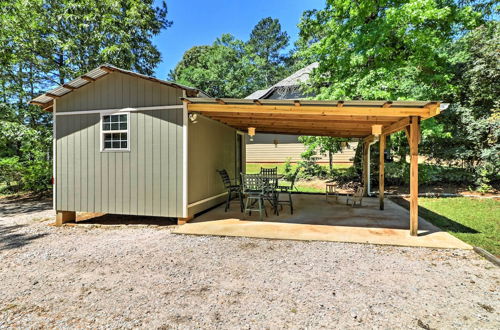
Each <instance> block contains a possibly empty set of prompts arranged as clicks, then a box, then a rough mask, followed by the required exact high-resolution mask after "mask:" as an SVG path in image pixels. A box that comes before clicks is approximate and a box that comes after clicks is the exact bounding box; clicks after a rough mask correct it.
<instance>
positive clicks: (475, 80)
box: [424, 22, 500, 190]
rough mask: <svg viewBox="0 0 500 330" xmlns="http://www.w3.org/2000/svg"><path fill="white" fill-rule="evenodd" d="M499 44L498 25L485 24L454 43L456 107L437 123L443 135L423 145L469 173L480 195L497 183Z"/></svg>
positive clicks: (499, 157) (499, 168) (499, 162)
mask: <svg viewBox="0 0 500 330" xmlns="http://www.w3.org/2000/svg"><path fill="white" fill-rule="evenodd" d="M499 43H500V23H499V22H488V23H487V24H485V25H483V26H481V27H479V28H478V29H476V30H474V31H472V32H471V33H469V34H468V35H467V36H465V37H464V38H462V39H460V40H459V41H458V42H457V45H456V46H455V60H456V64H455V67H456V70H457V76H456V78H455V80H456V85H457V86H458V88H457V95H456V100H457V102H456V103H455V104H452V105H451V107H450V109H449V110H447V111H445V112H444V113H443V114H442V115H441V116H440V118H439V120H440V122H442V123H443V125H444V127H445V130H446V132H447V134H446V135H442V136H437V137H434V136H433V137H431V138H430V139H427V140H426V141H424V148H426V149H425V151H426V152H427V153H428V154H429V156H431V157H432V158H434V159H437V160H444V161H447V162H452V163H456V164H457V165H461V166H463V167H464V168H467V169H468V170H470V171H475V172H476V173H477V175H478V181H477V183H478V185H480V186H482V189H483V190H484V189H487V186H488V183H487V181H499V179H500V176H499V173H500V99H499V98H498V95H500V54H499V52H498V44H499ZM425 142H427V143H425ZM436 145H437V146H442V147H440V148H439V147H438V148H436Z"/></svg>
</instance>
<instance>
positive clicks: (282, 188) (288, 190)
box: [276, 168, 300, 214]
mask: <svg viewBox="0 0 500 330" xmlns="http://www.w3.org/2000/svg"><path fill="white" fill-rule="evenodd" d="M299 171H300V168H297V169H296V170H295V172H294V173H293V175H292V176H291V177H290V180H288V182H290V185H289V186H288V185H283V184H279V185H278V189H277V195H278V196H277V198H276V208H278V207H279V206H281V208H282V209H283V205H287V204H288V205H290V213H291V214H293V201H292V190H293V187H294V185H295V180H296V179H297V176H298V174H299ZM281 194H288V199H283V200H280V197H279V196H280V195H281Z"/></svg>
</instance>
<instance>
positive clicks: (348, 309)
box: [0, 198, 500, 329]
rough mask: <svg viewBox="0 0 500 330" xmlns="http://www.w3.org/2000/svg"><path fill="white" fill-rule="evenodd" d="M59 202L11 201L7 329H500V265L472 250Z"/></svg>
mask: <svg viewBox="0 0 500 330" xmlns="http://www.w3.org/2000/svg"><path fill="white" fill-rule="evenodd" d="M50 208H51V201H50V199H41V200H40V199H36V198H25V199H21V200H19V199H5V198H4V199H0V328H28V327H29V328H73V327H89V328H90V327H92V328H137V327H139V328H162V329H167V328H270V329H277V328H293V329H297V328H352V327H359V328H369V329H373V328H376V329H387V328H410V329H422V328H423V329H443V328H446V329H451V328H457V329H458V328H460V329H463V328H469V329H471V328H475V329H499V328H500V313H499V311H500V299H499V287H500V268H498V267H496V266H494V265H492V264H491V263H489V262H488V261H486V260H484V259H482V258H480V257H479V256H478V255H476V254H475V253H474V252H472V251H462V250H436V249H427V248H402V247H391V246H375V245H367V244H345V243H333V242H297V241H279V240H275V241H272V240H259V239H247V238H221V237H204V236H182V235H174V234H171V230H172V228H173V225H171V222H169V221H168V220H165V223H161V222H160V220H161V219H158V218H157V219H149V218H142V220H141V221H139V220H140V219H141V218H134V219H135V220H134V221H132V222H130V221H131V220H130V219H129V222H128V223H133V222H135V221H136V222H142V221H144V222H146V223H150V224H151V226H134V225H131V224H129V225H126V226H118V227H117V226H99V223H112V224H116V219H119V218H120V217H116V216H115V217H110V218H109V219H111V220H109V222H107V220H106V219H107V217H106V216H101V217H100V218H98V220H95V219H94V220H93V223H94V225H84V226H68V227H62V228H57V227H53V226H50V225H49V224H50V223H51V222H52V221H53V219H52V218H51V217H52V215H53V213H52V211H51V210H50ZM160 224H164V226H158V225H160Z"/></svg>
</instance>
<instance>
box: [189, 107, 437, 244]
mask: <svg viewBox="0 0 500 330" xmlns="http://www.w3.org/2000/svg"><path fill="white" fill-rule="evenodd" d="M182 100H183V102H184V104H185V107H186V108H187V110H188V111H189V112H194V113H199V114H201V115H204V116H206V117H209V118H211V119H213V120H216V121H219V122H222V123H224V124H226V125H228V126H231V127H233V128H235V129H238V130H241V131H246V130H248V128H249V127H252V128H255V131H256V132H257V133H259V132H261V133H275V134H295V135H315V136H332V137H345V138H359V139H360V140H361V143H363V146H364V152H363V169H364V170H363V181H364V184H365V187H366V185H367V182H368V175H369V174H368V173H369V172H368V171H369V147H370V145H371V144H373V143H375V142H377V141H379V142H380V143H379V148H380V155H381V156H380V159H379V165H380V171H379V183H380V185H379V198H380V209H383V208H384V159H383V155H384V150H385V140H386V137H387V135H389V134H392V133H395V132H398V131H400V130H406V131H407V136H408V141H409V144H410V158H411V160H410V164H411V166H410V168H411V169H410V195H411V196H410V233H411V235H417V230H418V143H419V141H420V121H421V120H423V119H427V118H430V117H433V116H436V115H437V114H439V113H440V110H441V105H440V103H439V102H435V101H344V100H335V101H316V100H269V99H259V100H249V99H229V98H228V99H225V98H224V99H221V98H217V99H213V98H183V99H182Z"/></svg>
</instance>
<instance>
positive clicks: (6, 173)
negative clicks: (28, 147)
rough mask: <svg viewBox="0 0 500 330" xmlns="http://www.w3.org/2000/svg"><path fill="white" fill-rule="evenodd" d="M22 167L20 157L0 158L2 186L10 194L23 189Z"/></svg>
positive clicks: (0, 182) (0, 181) (0, 183)
mask: <svg viewBox="0 0 500 330" xmlns="http://www.w3.org/2000/svg"><path fill="white" fill-rule="evenodd" d="M22 168H23V167H22V165H21V163H20V162H19V157H7V158H0V185H1V186H3V187H4V189H5V190H7V191H8V192H16V191H18V190H19V189H20V188H21V178H22V176H23V173H22Z"/></svg>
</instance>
